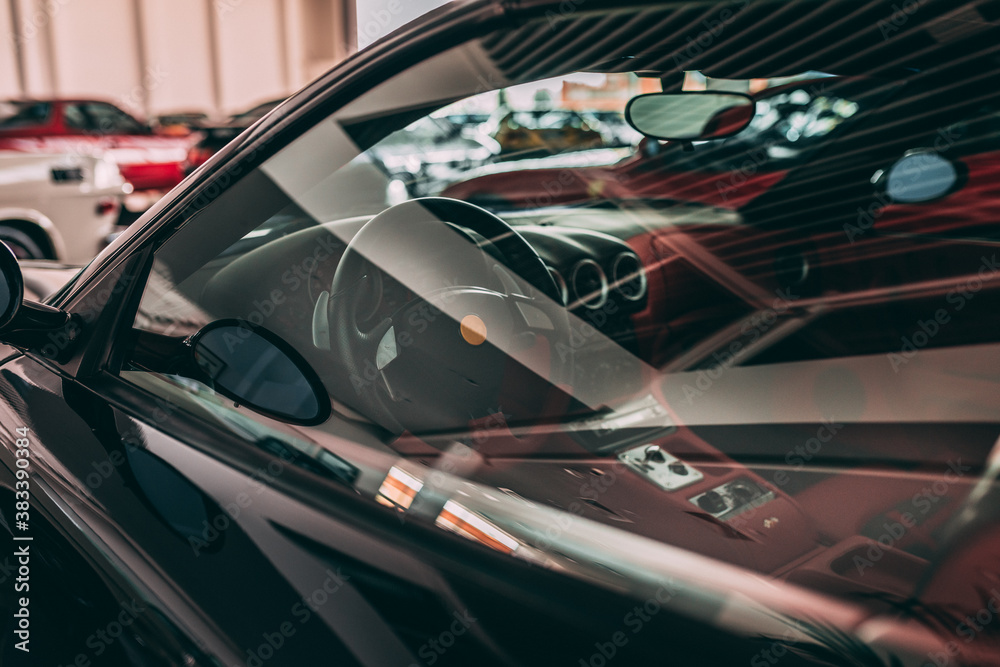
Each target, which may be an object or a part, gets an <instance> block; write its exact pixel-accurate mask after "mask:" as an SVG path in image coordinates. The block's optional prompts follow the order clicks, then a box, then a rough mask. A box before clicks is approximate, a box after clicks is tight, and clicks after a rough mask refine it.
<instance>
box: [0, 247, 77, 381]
mask: <svg viewBox="0 0 1000 667" xmlns="http://www.w3.org/2000/svg"><path fill="white" fill-rule="evenodd" d="M78 333H79V327H78V326H77V325H76V323H75V322H74V321H73V318H72V317H71V316H70V314H69V313H67V312H66V311H63V310H60V309H58V308H53V307H51V306H46V305H45V304H41V303H35V302H34V301H25V300H24V276H23V275H22V274H21V267H20V266H19V265H18V263H17V258H15V257H14V253H12V252H11V251H10V248H8V247H7V246H6V245H4V244H3V243H0V343H6V344H8V345H11V346H13V347H16V348H18V349H20V350H25V351H33V352H39V353H41V354H42V355H43V356H46V357H49V358H52V359H56V360H57V361H59V360H62V359H63V358H65V357H66V356H67V354H68V353H69V352H70V351H71V350H72V347H73V342H74V341H75V340H76V336H77V334H78Z"/></svg>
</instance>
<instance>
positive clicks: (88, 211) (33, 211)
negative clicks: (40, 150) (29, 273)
mask: <svg viewBox="0 0 1000 667" xmlns="http://www.w3.org/2000/svg"><path fill="white" fill-rule="evenodd" d="M131 187H132V186H131V185H129V184H127V183H126V182H125V180H124V179H123V178H122V175H121V172H120V171H119V169H118V165H117V164H116V163H115V162H114V161H112V160H109V159H107V158H105V157H99V156H92V155H66V154H63V155H40V154H30V153H20V152H14V151H0V241H3V242H4V243H6V244H7V246H8V247H10V249H11V250H12V251H13V252H14V255H15V256H16V257H17V258H18V259H54V260H59V261H60V262H64V263H67V264H85V263H86V262H89V261H90V259H91V258H92V257H93V256H94V255H96V254H97V252H98V251H99V250H100V249H101V248H103V247H104V245H106V243H107V239H108V237H109V236H110V235H111V234H113V233H114V232H115V221H116V220H117V218H118V212H119V210H120V208H121V205H122V199H123V197H124V196H125V195H126V194H128V193H129V192H131Z"/></svg>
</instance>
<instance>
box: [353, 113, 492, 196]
mask: <svg viewBox="0 0 1000 667" xmlns="http://www.w3.org/2000/svg"><path fill="white" fill-rule="evenodd" d="M463 129H464V126H463V125H460V124H458V123H456V122H454V120H453V119H452V118H451V117H444V118H433V117H427V118H422V119H421V120H419V121H417V122H416V123H413V124H412V125H410V126H409V127H407V128H406V129H404V130H401V131H399V132H396V133H394V134H393V135H392V136H391V137H389V138H388V139H387V140H385V141H383V142H381V143H379V144H378V145H377V146H376V147H374V148H372V149H371V150H370V151H368V153H369V156H370V157H371V159H372V161H373V162H374V163H375V165H376V166H378V167H380V168H381V169H382V171H383V172H384V173H385V174H386V175H387V176H389V179H390V183H389V188H390V193H389V197H390V200H391V201H397V202H398V201H403V200H404V199H408V198H409V197H411V196H413V197H420V196H423V195H427V194H435V193H437V192H440V191H441V188H442V187H444V185H447V184H449V183H451V182H453V181H455V180H457V179H458V178H460V176H461V174H463V173H464V172H466V171H467V170H469V169H472V168H474V167H478V166H481V165H484V164H487V163H489V162H492V161H493V160H494V159H495V158H496V157H497V156H498V155H499V154H500V152H501V148H500V144H498V143H497V142H496V141H495V140H493V139H491V138H490V137H488V136H483V135H481V134H478V133H475V132H467V131H466V132H463ZM428 147H430V148H429V149H428Z"/></svg>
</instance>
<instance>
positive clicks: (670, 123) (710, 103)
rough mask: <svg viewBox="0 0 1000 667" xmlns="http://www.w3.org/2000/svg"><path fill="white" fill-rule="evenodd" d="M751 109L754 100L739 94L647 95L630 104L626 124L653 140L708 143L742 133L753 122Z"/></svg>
mask: <svg viewBox="0 0 1000 667" xmlns="http://www.w3.org/2000/svg"><path fill="white" fill-rule="evenodd" d="M754 109H755V103H754V101H753V98H752V97H750V96H749V95H743V94H740V93H727V92H718V91H689V92H683V93H649V94H646V95H638V96H636V97H633V98H632V99H631V100H629V103H628V105H627V106H626V107H625V120H627V121H628V124H629V125H631V126H632V127H633V128H634V129H635V130H637V131H638V132H640V133H642V134H643V135H645V136H647V137H650V138H653V139H661V140H666V141H709V140H711V139H721V138H723V137H729V136H732V135H734V134H736V133H738V132H741V131H742V130H743V128H745V127H746V126H747V125H749V124H750V121H751V120H752V119H753V116H754Z"/></svg>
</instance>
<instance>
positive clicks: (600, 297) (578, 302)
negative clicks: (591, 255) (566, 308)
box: [570, 259, 608, 310]
mask: <svg viewBox="0 0 1000 667" xmlns="http://www.w3.org/2000/svg"><path fill="white" fill-rule="evenodd" d="M570 282H571V283H572V285H573V299H574V302H573V306H583V307H584V308H589V309H590V310H597V309H598V308H601V307H603V306H604V304H605V303H606V302H607V300H608V277H607V276H606V275H605V274H604V270H603V269H602V268H601V266H600V265H599V264H598V263H597V262H595V261H594V260H592V259H584V260H581V261H579V262H577V264H576V266H575V267H573V277H572V279H571V281H570Z"/></svg>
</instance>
